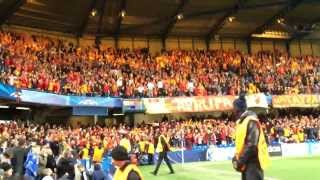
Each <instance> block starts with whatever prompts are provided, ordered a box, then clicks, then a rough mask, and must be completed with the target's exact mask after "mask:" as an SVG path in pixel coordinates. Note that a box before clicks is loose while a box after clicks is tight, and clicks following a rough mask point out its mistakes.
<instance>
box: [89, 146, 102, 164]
mask: <svg viewBox="0 0 320 180" xmlns="http://www.w3.org/2000/svg"><path fill="white" fill-rule="evenodd" d="M103 153H104V150H103V148H101V149H100V148H94V150H93V158H92V159H93V161H95V162H98V163H100V162H101V161H102V158H103Z"/></svg>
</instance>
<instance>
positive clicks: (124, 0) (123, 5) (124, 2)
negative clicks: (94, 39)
mask: <svg viewBox="0 0 320 180" xmlns="http://www.w3.org/2000/svg"><path fill="white" fill-rule="evenodd" d="M126 6H127V0H121V2H120V9H119V12H118V18H117V21H116V27H115V30H114V33H113V34H114V36H115V38H118V36H119V34H120V29H121V24H122V20H123V17H122V15H121V11H123V10H125V9H126Z"/></svg>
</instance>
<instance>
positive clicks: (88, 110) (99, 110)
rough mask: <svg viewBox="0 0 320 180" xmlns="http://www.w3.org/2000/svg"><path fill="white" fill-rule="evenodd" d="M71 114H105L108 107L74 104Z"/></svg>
mask: <svg viewBox="0 0 320 180" xmlns="http://www.w3.org/2000/svg"><path fill="white" fill-rule="evenodd" d="M72 115H76V116H94V115H97V116H107V115H108V108H105V107H80V106H75V107H73V108H72Z"/></svg>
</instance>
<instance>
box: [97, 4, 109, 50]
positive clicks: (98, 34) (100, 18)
mask: <svg viewBox="0 0 320 180" xmlns="http://www.w3.org/2000/svg"><path fill="white" fill-rule="evenodd" d="M106 3H107V0H103V3H102V6H101V7H100V9H99V12H100V16H99V22H98V29H97V34H96V44H100V34H101V28H102V22H103V16H104V9H105V7H106Z"/></svg>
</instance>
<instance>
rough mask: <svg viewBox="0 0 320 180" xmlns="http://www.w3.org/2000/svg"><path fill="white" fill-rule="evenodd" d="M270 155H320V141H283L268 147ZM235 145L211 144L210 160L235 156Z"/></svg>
mask: <svg viewBox="0 0 320 180" xmlns="http://www.w3.org/2000/svg"><path fill="white" fill-rule="evenodd" d="M268 151H269V154H270V156H282V157H299V156H315V155H320V142H311V141H310V142H306V143H292V144H287V143H281V144H272V145H270V146H269V147H268ZM234 152H235V147H216V146H210V147H209V148H208V150H207V158H206V159H207V160H208V161H226V160H231V159H232V157H233V156H234Z"/></svg>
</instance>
